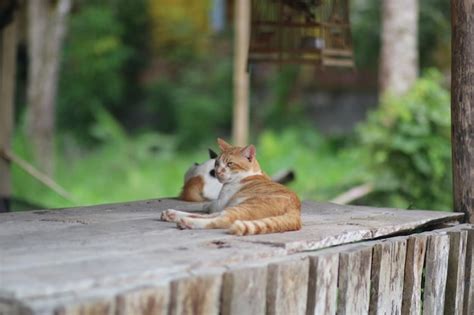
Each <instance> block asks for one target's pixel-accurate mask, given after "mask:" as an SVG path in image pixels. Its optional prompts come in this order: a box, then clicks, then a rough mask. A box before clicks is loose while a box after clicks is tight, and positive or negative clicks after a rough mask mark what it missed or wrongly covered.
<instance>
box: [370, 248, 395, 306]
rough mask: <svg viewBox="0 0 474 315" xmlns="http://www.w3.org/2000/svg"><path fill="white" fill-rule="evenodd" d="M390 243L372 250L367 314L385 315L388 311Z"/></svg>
mask: <svg viewBox="0 0 474 315" xmlns="http://www.w3.org/2000/svg"><path fill="white" fill-rule="evenodd" d="M391 250H392V245H391V244H390V242H381V243H378V244H375V245H374V247H373V249H372V268H371V279H370V283H371V287H370V308H369V314H386V313H388V312H389V311H390V294H389V293H390V265H391Z"/></svg>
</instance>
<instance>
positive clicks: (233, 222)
mask: <svg viewBox="0 0 474 315" xmlns="http://www.w3.org/2000/svg"><path fill="white" fill-rule="evenodd" d="M217 143H218V144H219V147H220V149H221V154H220V155H219V156H218V157H217V158H216V160H215V167H214V170H215V175H216V177H217V179H218V180H219V182H220V183H222V185H223V186H222V189H221V190H220V192H219V196H218V198H217V199H216V200H214V201H213V202H212V203H211V204H210V206H209V208H208V210H209V212H210V213H209V214H195V213H187V212H182V211H177V210H173V209H169V210H166V211H163V213H162V214H161V219H162V220H163V221H168V222H176V223H177V226H178V228H181V229H229V232H230V233H232V234H236V235H247V234H264V233H275V232H286V231H296V230H299V229H300V228H301V202H300V200H299V198H298V196H297V195H296V194H295V193H294V192H292V191H291V190H289V189H288V188H286V187H285V186H283V185H281V184H278V183H275V182H273V181H272V180H271V178H270V177H268V176H267V175H265V174H264V173H263V172H262V170H261V169H260V165H259V164H258V161H257V159H256V157H255V155H256V150H255V147H254V146H253V145H249V146H246V147H236V146H232V145H230V144H228V143H227V142H225V141H224V140H222V139H217Z"/></svg>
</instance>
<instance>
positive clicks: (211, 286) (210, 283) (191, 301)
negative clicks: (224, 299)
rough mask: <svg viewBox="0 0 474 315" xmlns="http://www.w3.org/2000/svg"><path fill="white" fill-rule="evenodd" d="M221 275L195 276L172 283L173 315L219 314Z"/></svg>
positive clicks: (171, 306)
mask: <svg viewBox="0 0 474 315" xmlns="http://www.w3.org/2000/svg"><path fill="white" fill-rule="evenodd" d="M221 284H222V277H221V276H220V275H208V276H195V277H191V278H183V279H177V280H174V281H172V282H171V301H170V312H169V313H170V314H171V315H185V314H195V315H212V314H216V315H217V314H219V301H220V290H221Z"/></svg>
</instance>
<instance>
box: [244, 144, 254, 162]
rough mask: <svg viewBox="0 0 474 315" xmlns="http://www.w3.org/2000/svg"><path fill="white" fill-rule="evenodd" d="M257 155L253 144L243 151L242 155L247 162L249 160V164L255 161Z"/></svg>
mask: <svg viewBox="0 0 474 315" xmlns="http://www.w3.org/2000/svg"><path fill="white" fill-rule="evenodd" d="M256 154H257V150H256V149H255V146H254V145H253V144H251V145H248V146H246V147H245V148H243V149H242V155H243V156H244V157H245V158H246V159H247V160H249V162H252V161H253V160H254V159H255V155H256Z"/></svg>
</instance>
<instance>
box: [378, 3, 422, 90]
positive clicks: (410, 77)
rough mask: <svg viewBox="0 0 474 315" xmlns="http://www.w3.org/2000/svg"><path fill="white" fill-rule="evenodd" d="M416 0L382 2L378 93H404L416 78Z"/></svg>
mask: <svg viewBox="0 0 474 315" xmlns="http://www.w3.org/2000/svg"><path fill="white" fill-rule="evenodd" d="M417 38H418V0H384V1H382V41H381V42H382V47H381V55H380V71H379V85H380V94H381V95H383V94H385V93H387V92H388V93H391V94H393V95H402V94H404V93H406V92H407V91H408V90H409V89H410V87H411V86H412V85H413V83H414V81H415V80H416V78H417V77H418V40H417Z"/></svg>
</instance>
